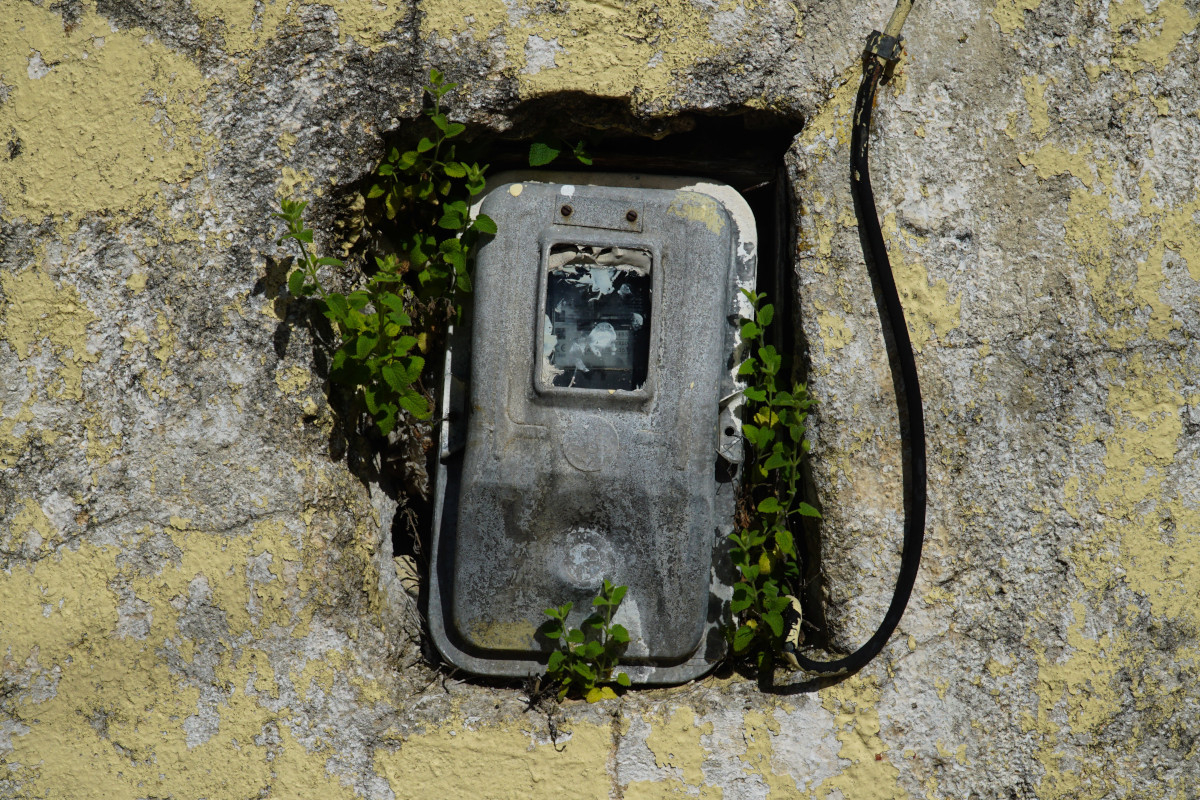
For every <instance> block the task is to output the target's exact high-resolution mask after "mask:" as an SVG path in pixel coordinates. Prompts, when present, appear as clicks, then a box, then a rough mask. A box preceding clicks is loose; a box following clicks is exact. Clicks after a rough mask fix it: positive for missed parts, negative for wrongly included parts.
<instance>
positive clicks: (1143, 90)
mask: <svg viewBox="0 0 1200 800" xmlns="http://www.w3.org/2000/svg"><path fill="white" fill-rule="evenodd" d="M889 10H890V8H889V6H888V5H887V3H885V2H870V3H867V2H859V1H858V0H855V1H854V2H841V3H830V2H815V1H814V2H807V1H805V0H798V2H749V0H746V2H743V3H735V2H729V1H728V0H671V2H667V0H659V1H658V2H653V1H652V0H626V1H624V2H623V1H622V0H606V1H604V2H601V1H600V0H596V1H594V2H589V1H588V0H571V2H557V1H556V0H555V1H554V2H545V3H526V2H523V0H506V1H503V2H502V0H453V1H452V0H425V1H424V2H420V3H410V4H407V5H406V4H402V3H400V2H398V1H396V0H387V2H382V1H378V2H373V1H372V0H321V2H311V3H310V2H301V0H291V1H290V2H288V1H287V0H262V2H256V3H249V2H237V1H236V0H193V2H190V3H189V2H185V1H184V0H167V2H162V3H153V4H152V3H142V2H139V1H138V0H101V1H99V2H89V1H87V0H62V2H56V3H51V2H49V0H43V2H42V3H41V4H36V3H34V2H30V1H29V0H0V569H2V570H3V571H2V572H0V670H2V671H0V796H10V797H22V798H25V797H28V798H43V797H44V798H88V797H95V798H106V800H108V799H111V800H116V799H117V798H146V797H164V798H165V797H173V798H200V797H207V798H233V797H278V798H293V797H315V796H321V797H329V798H335V797H347V798H349V797H355V796H363V797H370V798H391V797H399V798H408V797H455V796H480V797H497V798H499V797H514V798H517V797H527V796H533V797H556V796H578V797H624V798H627V800H634V798H657V797H675V796H692V797H695V796H699V797H726V798H753V797H765V796H767V795H770V796H771V797H811V798H821V799H824V798H842V799H843V800H865V799H867V798H893V797H894V798H910V797H911V798H916V797H930V798H943V797H945V798H951V797H953V798H976V797H978V798H993V797H995V798H1028V797H1039V798H1057V797H1064V798H1065V797H1070V798H1102V797H1131V798H1132V797H1154V798H1160V797H1161V798H1194V797H1196V796H1200V753H1198V752H1197V747H1198V744H1197V735H1198V733H1200V730H1198V725H1197V722H1196V720H1197V719H1198V718H1200V688H1198V687H1200V682H1198V680H1197V678H1198V677H1200V675H1198V673H1200V664H1198V658H1200V647H1198V646H1200V611H1198V610H1197V607H1198V604H1197V600H1198V599H1200V598H1198V596H1197V595H1198V592H1200V488H1198V487H1200V457H1198V451H1200V379H1198V378H1197V377H1196V376H1197V375H1200V345H1197V340H1198V337H1200V312H1198V311H1197V309H1198V308H1200V302H1198V301H1200V284H1198V282H1200V235H1198V227H1200V178H1198V177H1197V175H1198V174H1200V170H1198V169H1197V167H1198V166H1200V158H1198V156H1197V154H1198V153H1200V90H1198V89H1197V88H1196V87H1197V86H1198V85H1200V68H1198V66H1197V58H1196V45H1197V34H1196V29H1197V23H1198V21H1200V5H1198V4H1197V2H1196V1H1195V0H1158V1H1157V2H1155V0H1147V2H1145V3H1143V2H1142V0H1125V1H1124V2H1103V1H1102V0H1071V1H1070V2H1068V1H1067V0H1042V1H1041V2H1039V0H1000V1H999V3H998V4H995V5H993V4H992V2H991V0H953V1H951V0H936V1H935V2H918V5H917V9H916V11H915V12H914V14H913V16H912V17H911V18H910V21H909V24H908V27H907V28H906V31H905V33H906V36H907V39H908V51H909V55H908V56H907V58H906V59H905V61H904V63H903V64H902V66H901V68H900V70H899V73H898V76H897V79H896V80H895V81H894V82H893V83H892V84H891V85H890V86H889V87H888V88H886V89H885V90H884V91H883V92H882V97H881V100H880V105H879V109H878V112H877V125H876V142H877V144H876V147H875V150H874V153H875V157H874V161H873V163H874V165H875V176H874V177H875V183H876V187H877V189H876V190H877V194H878V197H879V203H880V207H881V213H882V216H883V221H884V228H885V233H886V234H887V237H888V240H889V245H890V248H891V252H892V256H893V263H894V265H895V267H896V272H897V278H898V281H899V283H900V286H901V292H902V295H903V297H904V299H905V302H906V311H907V313H908V320H909V329H910V332H911V334H912V337H913V339H914V341H915V342H916V344H917V349H918V353H917V359H918V368H919V370H920V374H921V378H922V382H923V390H924V395H925V406H926V411H927V415H928V425H929V448H930V487H931V488H930V505H929V510H930V513H929V517H930V522H929V532H928V538H927V547H926V558H925V562H924V565H923V569H922V573H921V576H920V578H919V580H918V584H917V590H916V592H915V595H914V598H913V601H912V604H911V605H910V608H909V610H908V613H907V615H906V616H905V618H904V621H903V623H902V624H901V629H900V631H899V632H898V633H897V635H896V636H895V637H894V639H893V640H892V642H891V644H890V645H889V647H888V648H887V650H886V651H885V652H884V654H883V655H882V656H881V657H880V658H879V659H878V660H877V661H876V662H875V663H874V664H873V665H872V666H870V667H869V668H868V669H866V670H864V671H863V672H861V673H860V674H858V675H856V676H855V677H852V678H849V679H846V680H843V681H840V682H834V683H831V684H828V685H822V686H820V687H809V688H808V689H807V690H805V691H796V692H795V693H791V694H780V695H768V694H763V693H761V692H759V691H758V689H757V688H756V686H755V685H754V683H753V682H750V681H747V680H745V679H743V678H741V677H738V676H736V675H731V676H726V677H711V678H708V679H705V680H703V681H700V682H697V683H695V684H693V685H689V686H685V687H679V688H675V689H670V690H654V691H634V692H631V693H629V694H627V695H625V696H624V697H623V698H621V699H620V700H617V701H606V702H604V703H601V704H597V705H595V706H587V705H585V704H571V703H568V704H566V705H564V706H563V707H561V708H559V709H557V710H553V711H551V712H550V713H547V712H545V711H544V710H529V709H528V708H527V706H526V702H525V699H524V694H523V693H522V692H521V691H520V690H519V689H514V688H505V687H497V686H491V685H486V684H482V683H471V682H467V681H463V680H461V676H458V675H446V674H444V673H438V672H436V671H434V670H433V669H431V668H430V667H429V666H428V665H427V664H426V663H425V662H424V661H422V658H421V653H420V634H419V631H420V620H419V618H418V616H417V613H416V605H415V602H414V600H413V598H412V597H411V596H410V595H409V594H408V593H407V592H406V591H405V589H404V587H403V586H402V585H401V582H400V581H399V580H398V579H397V576H396V570H395V567H394V564H393V559H392V551H391V547H392V545H391V542H390V539H389V536H388V535H387V530H388V526H389V524H390V520H391V515H392V514H393V513H394V512H395V502H394V500H393V497H392V496H390V495H389V491H387V490H386V487H380V486H379V484H378V483H377V482H374V481H373V480H372V479H371V474H372V470H371V466H370V457H369V454H363V453H360V452H357V451H356V450H355V449H354V448H353V447H351V448H350V451H349V452H347V446H346V443H345V442H344V441H343V440H342V439H340V438H339V436H338V434H337V427H336V426H335V424H334V419H333V416H332V414H331V411H330V407H329V405H328V402H327V400H326V397H325V393H324V391H323V388H322V386H321V383H320V380H319V379H318V378H316V377H315V376H314V371H313V348H312V343H311V341H309V340H308V338H307V334H306V333H305V331H304V330H303V329H302V328H301V327H299V326H296V325H293V324H289V322H288V313H289V308H288V304H287V302H286V295H281V293H280V291H279V288H280V287H279V285H278V279H279V273H278V270H277V269H275V270H273V268H272V264H273V263H274V262H273V260H272V259H277V258H279V257H281V256H282V255H283V254H284V253H283V251H282V250H281V249H280V248H278V247H276V246H275V245H274V242H273V240H274V238H275V236H277V235H278V229H277V227H276V225H275V224H274V223H273V222H272V221H271V220H270V219H269V212H270V211H271V210H273V208H274V207H275V205H276V203H277V198H278V196H279V195H281V194H283V193H295V194H298V195H301V196H304V197H309V198H312V199H314V201H315V202H314V206H313V212H314V213H313V215H312V219H313V221H314V222H315V223H316V224H317V227H318V236H319V237H320V238H321V239H322V240H323V241H325V242H327V243H330V245H333V244H334V243H336V241H337V238H336V237H337V228H336V227H335V226H334V224H333V221H334V220H335V219H336V218H337V215H338V208H337V203H336V202H334V199H335V198H338V197H340V196H341V195H339V193H338V188H339V187H341V186H344V185H346V184H347V183H348V182H351V181H354V180H357V179H359V178H361V177H362V176H363V175H365V174H366V173H368V172H369V171H370V169H371V168H372V167H373V165H374V162H375V159H376V158H377V157H378V155H379V152H380V150H379V148H380V137H381V135H383V134H385V133H386V132H387V131H389V130H393V129H395V128H396V127H397V126H398V125H400V124H401V122H402V120H404V119H407V118H411V117H413V116H414V115H415V114H416V113H417V112H418V110H419V108H420V102H421V97H420V86H421V82H422V78H423V76H424V74H425V73H426V72H427V70H428V67H429V66H438V67H440V68H442V69H444V70H446V71H447V72H448V73H449V75H450V77H452V78H453V79H455V80H459V81H461V82H462V83H463V84H464V87H465V90H464V91H463V92H462V93H461V94H459V95H456V96H455V97H454V98H453V100H452V104H453V107H454V112H455V114H456V115H457V116H459V117H461V118H464V119H467V120H469V121H470V122H472V123H474V124H476V125H479V126H487V127H491V128H493V129H501V128H504V127H505V126H506V125H507V124H508V123H507V120H508V116H507V115H508V114H510V113H511V111H512V110H513V109H514V108H516V107H517V105H518V104H519V103H521V102H523V101H527V100H531V99H535V98H538V97H543V96H549V95H554V94H555V93H561V92H569V91H579V92H584V93H588V94H591V95H595V96H598V97H611V98H625V99H627V101H628V106H629V109H630V113H631V114H632V115H634V116H635V117H636V118H638V119H642V120H647V119H653V118H662V117H665V116H668V115H671V114H677V113H680V112H684V111H687V110H689V109H721V110H736V109H782V110H784V111H786V113H787V114H789V115H791V116H793V117H801V116H802V117H803V118H804V119H805V121H806V125H805V128H804V131H803V133H802V134H801V135H800V136H799V137H798V139H797V140H796V142H795V144H794V146H793V147H792V149H791V152H790V154H789V156H788V163H789V168H790V170H791V172H792V175H793V178H794V183H795V188H796V192H797V194H798V197H799V198H800V201H801V210H800V215H799V217H798V219H797V226H798V231H799V234H800V236H799V242H800V250H799V253H798V263H799V266H800V292H799V302H800V308H801V312H802V319H803V324H804V329H805V333H806V335H807V338H808V342H809V347H810V361H811V386H812V388H813V391H814V393H815V394H816V395H817V396H818V398H819V399H820V401H821V403H822V406H821V411H820V415H819V417H820V418H819V420H818V424H817V427H816V430H815V435H816V447H815V453H816V459H815V461H814V472H815V479H816V483H817V487H818V490H819V492H820V497H821V501H822V503H823V504H824V507H825V509H826V517H827V521H826V524H825V528H824V536H825V555H824V559H825V566H826V573H827V586H828V590H829V595H830V609H829V615H830V620H831V622H832V624H833V627H834V629H835V630H836V631H838V632H839V636H840V638H841V639H842V640H843V643H844V644H852V643H854V642H855V641H857V640H859V639H860V638H861V637H862V636H863V635H865V633H866V632H868V631H869V630H870V628H871V627H872V626H873V625H874V621H875V618H876V617H877V616H878V614H879V613H880V609H881V606H882V604H883V602H884V601H885V599H886V593H887V592H888V591H889V590H890V582H891V580H892V576H893V574H894V570H895V568H896V559H895V555H894V551H895V547H896V543H897V540H898V531H899V519H900V512H901V510H900V507H899V500H898V496H899V477H898V476H899V463H900V461H899V448H898V441H897V430H896V423H895V409H894V407H893V405H892V394H891V385H890V377H889V374H888V372H887V362H886V358H885V356H884V349H883V343H882V340H881V338H880V334H879V332H878V327H879V325H878V321H877V319H876V318H875V316H874V310H873V308H874V307H873V303H872V301H871V296H870V290H869V287H868V285H867V283H866V277H865V272H864V271H863V268H862V266H861V263H860V256H859V254H858V253H857V250H856V246H857V241H856V238H855V236H856V234H855V229H854V217H853V213H852V212H851V210H850V206H849V198H848V195H847V190H846V187H845V180H846V176H845V172H846V168H845V158H846V149H847V139H848V116H849V108H850V106H851V104H852V102H853V93H854V90H855V86H856V81H857V71H856V59H857V53H858V52H859V50H860V48H861V43H862V38H863V36H864V35H865V33H866V32H868V31H869V30H870V28H871V27H878V26H880V25H881V24H882V22H883V21H884V20H885V19H886V18H887V14H888V12H889ZM400 500H401V502H402V503H403V500H404V498H403V494H402V493H401V495H400Z"/></svg>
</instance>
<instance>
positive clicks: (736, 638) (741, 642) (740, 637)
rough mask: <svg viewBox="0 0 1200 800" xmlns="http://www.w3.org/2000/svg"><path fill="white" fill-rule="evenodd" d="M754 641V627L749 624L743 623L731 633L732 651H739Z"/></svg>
mask: <svg viewBox="0 0 1200 800" xmlns="http://www.w3.org/2000/svg"><path fill="white" fill-rule="evenodd" d="M753 641H754V628H751V627H750V626H749V625H743V626H742V627H740V628H738V629H737V632H736V633H734V634H733V651H734V652H735V653H740V652H742V651H743V650H745V649H746V648H747V647H749V646H750V643H751V642H753Z"/></svg>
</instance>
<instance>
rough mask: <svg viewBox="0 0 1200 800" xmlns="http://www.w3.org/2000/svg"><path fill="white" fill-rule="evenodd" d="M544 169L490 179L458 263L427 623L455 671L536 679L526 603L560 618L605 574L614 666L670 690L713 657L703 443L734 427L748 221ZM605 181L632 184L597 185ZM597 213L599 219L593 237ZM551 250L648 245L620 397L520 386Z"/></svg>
mask: <svg viewBox="0 0 1200 800" xmlns="http://www.w3.org/2000/svg"><path fill="white" fill-rule="evenodd" d="M556 177H557V176H545V177H544V178H542V179H541V181H538V180H532V181H531V180H528V176H522V177H521V179H519V180H515V179H514V180H509V181H498V182H496V183H495V184H493V186H492V188H491V189H490V191H489V192H488V193H487V195H486V198H485V199H484V201H483V203H482V210H483V211H484V212H485V213H487V214H488V215H489V216H491V217H493V219H495V220H496V223H497V227H498V230H499V232H498V233H497V235H496V236H495V237H493V238H492V239H491V241H489V242H487V243H486V244H485V245H483V246H482V247H481V248H480V250H479V253H478V257H477V263H476V274H475V298H474V317H473V329H472V330H471V332H470V353H471V356H470V362H471V364H470V402H469V413H468V419H467V422H466V445H465V449H464V451H463V452H462V453H459V454H456V453H453V452H451V451H450V450H448V449H444V450H443V453H442V455H443V462H444V463H443V466H442V468H441V469H439V487H438V498H437V509H436V516H437V517H438V520H437V523H438V524H439V526H440V527H439V535H438V537H437V541H436V542H435V548H434V559H433V561H434V565H433V569H432V573H433V574H432V578H433V586H432V591H431V595H430V609H429V611H430V622H431V629H432V632H433V635H434V639H435V642H436V643H437V645H438V647H439V649H440V650H441V651H442V652H443V654H444V655H445V656H446V657H447V658H448V659H449V660H450V661H452V662H453V663H455V664H457V665H459V666H461V667H463V668H465V669H467V670H470V671H473V672H479V673H484V674H501V675H523V674H530V673H536V672H540V671H542V669H543V667H542V666H541V663H544V659H545V653H546V651H547V648H548V645H547V644H546V643H544V642H541V641H539V640H538V638H537V636H536V635H535V631H536V629H537V627H538V626H539V625H540V624H542V622H544V621H545V619H546V618H545V616H544V615H543V613H542V612H543V609H545V608H547V607H549V606H551V605H561V604H562V603H564V602H566V601H568V600H570V601H572V602H574V604H575V611H574V612H573V616H572V623H573V624H578V621H579V620H581V619H582V618H583V617H584V616H585V615H586V614H587V613H588V612H589V609H590V601H591V599H592V597H594V596H595V594H596V591H597V588H598V587H599V584H600V582H601V579H603V578H607V579H609V580H611V581H613V582H614V583H618V584H626V585H628V586H629V592H628V594H627V595H626V599H625V602H624V604H623V605H622V608H621V611H620V612H619V614H618V621H620V622H622V623H623V624H624V625H625V626H626V627H627V628H628V629H629V630H630V633H631V635H632V636H633V641H632V642H631V643H630V646H629V648H628V650H627V653H626V655H627V657H628V658H629V659H631V660H632V661H635V662H639V663H640V665H641V666H640V667H639V666H632V667H631V668H629V669H628V670H627V671H628V672H630V675H631V677H632V678H634V679H635V680H639V681H642V682H665V681H672V680H686V679H688V678H690V677H694V676H695V675H696V674H700V673H702V672H703V671H705V670H706V669H707V667H708V666H709V665H711V663H713V660H714V659H715V658H719V656H720V655H721V651H722V649H723V642H722V640H721V639H720V634H719V632H715V625H716V623H717V622H718V621H719V618H720V616H721V606H722V604H723V603H724V602H725V598H727V596H728V589H727V586H725V585H723V584H725V583H727V581H728V576H726V577H725V578H724V579H718V577H717V576H716V574H715V572H714V564H715V563H719V561H720V560H719V559H714V552H715V547H716V546H717V545H719V544H723V538H724V536H725V535H727V534H728V532H729V530H730V528H731V519H732V512H733V490H732V486H731V485H729V484H718V482H717V480H716V478H715V477H714V476H715V472H716V470H715V467H716V460H717V454H718V452H725V451H731V452H732V451H734V450H736V448H735V447H734V446H733V444H732V442H733V441H734V440H736V439H738V438H739V437H740V430H737V431H735V434H736V435H730V434H728V433H727V432H726V431H725V430H723V427H724V426H727V425H728V424H729V423H730V421H731V420H732V421H733V424H734V425H735V427H736V409H737V405H738V403H737V402H727V401H729V400H730V399H731V396H732V393H731V389H732V386H733V379H732V377H731V371H730V365H731V363H733V361H735V360H736V359H735V358H734V356H733V355H732V353H731V348H733V347H735V346H736V325H735V324H734V322H732V321H731V316H732V317H735V316H736V309H737V307H738V302H737V301H738V299H739V298H738V297H737V292H736V287H737V284H738V282H739V281H741V282H742V283H743V284H745V283H747V282H750V283H752V281H753V268H754V235H753V230H752V220H750V221H749V222H748V220H749V217H748V213H749V212H748V209H746V208H745V207H744V203H742V204H741V206H739V207H737V208H735V209H734V211H735V213H734V214H731V213H730V210H729V209H727V208H726V205H728V204H730V202H731V201H730V200H729V199H728V198H729V197H730V195H732V190H728V189H727V187H725V190H726V191H725V193H724V194H723V193H722V192H720V191H715V190H714V189H713V188H711V185H708V186H709V188H704V187H695V188H693V189H690V190H689V188H687V187H688V186H689V182H688V181H686V180H685V179H660V185H659V186H650V187H646V186H633V187H630V186H598V185H586V184H584V183H583V179H584V178H586V179H588V180H595V179H596V178H597V177H599V176H591V175H589V176H579V175H576V176H566V177H568V178H569V179H570V180H568V181H562V180H556V179H555V178H556ZM622 177H623V178H624V179H625V180H627V181H628V182H630V183H633V184H636V183H639V182H640V181H641V179H640V178H637V177H635V176H621V177H617V176H612V177H610V178H609V180H613V181H614V182H615V181H619V180H621V179H622ZM714 194H715V195H717V196H719V197H721V200H718V199H717V197H714ZM564 197H567V198H570V199H571V201H572V203H571V205H572V209H571V210H572V213H571V214H570V215H569V217H574V216H575V215H576V214H577V213H581V212H579V211H577V209H586V210H587V212H586V215H587V217H588V218H587V219H586V220H583V219H582V217H578V218H576V219H577V221H576V222H575V224H563V220H564V219H567V218H569V217H564V215H563V214H562V213H561V211H562V209H561V207H562V205H563V198H564ZM732 197H733V201H734V202H733V204H734V205H736V201H737V200H740V198H737V197H736V195H732ZM547 210H549V211H550V212H551V213H549V214H547ZM631 210H633V211H634V212H635V213H633V214H629V212H630V211H631ZM618 212H619V214H618ZM555 214H557V217H556V216H555ZM608 216H615V217H617V220H614V221H613V224H612V226H611V227H602V225H601V224H600V223H605V222H606V220H607V217H608ZM626 216H633V217H635V218H636V220H633V221H631V220H628V219H626ZM592 217H595V219H592ZM620 221H624V222H628V223H630V226H629V229H627V230H620V229H619V228H617V226H616V225H617V223H619V222H620ZM580 222H583V224H582V225H581V224H580ZM633 222H636V223H637V225H636V227H640V228H641V230H640V231H638V230H635V229H634V228H635V226H634V225H633ZM747 227H750V228H751V229H750V230H749V231H747V230H746V228H747ZM556 243H569V244H576V245H588V246H594V247H597V248H614V247H616V248H633V249H637V250H640V251H643V252H646V253H650V254H652V262H653V263H652V265H651V268H650V269H651V278H652V287H653V288H652V291H651V314H650V321H649V324H650V327H651V331H650V344H649V348H650V358H649V366H648V374H647V377H646V381H645V384H644V385H643V386H641V387H640V388H638V389H637V390H636V391H620V390H607V391H605V390H597V389H580V388H576V387H571V388H560V387H553V388H552V389H549V388H548V387H547V385H546V384H545V383H544V382H542V383H541V385H540V390H539V384H538V382H537V381H536V380H535V376H536V375H537V370H538V368H539V366H540V365H541V362H542V359H541V354H542V347H543V345H544V343H543V341H542V334H543V331H544V328H543V322H544V320H543V312H544V311H545V309H544V308H543V304H544V297H545V290H544V284H545V282H546V273H547V270H548V265H547V254H548V253H549V252H550V249H551V248H552V247H553V246H554V245H555V244H556ZM606 252H607V251H606ZM464 344H465V342H464V341H462V338H461V332H460V338H459V340H458V341H457V342H455V343H453V344H452V352H451V354H450V355H449V356H448V360H449V362H450V365H449V366H450V370H449V371H450V372H451V373H453V374H456V375H458V377H459V378H462V377H465V376H464V375H463V374H462V373H463V369H462V367H463V364H462V349H463V345H464ZM455 348H457V351H456V350H455ZM453 383H454V381H451V380H448V381H447V387H448V388H447V390H446V392H445V395H444V401H443V405H444V407H447V406H449V405H450V403H451V402H452V400H451V392H450V391H449V387H450V386H451V385H452V384H453ZM723 401H726V403H725V406H726V407H725V408H724V410H723V408H722V403H723ZM453 427H454V425H452V424H448V425H447V426H446V427H445V429H444V430H443V437H442V438H443V441H452V439H453V436H452V435H451V429H452V428H453Z"/></svg>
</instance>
